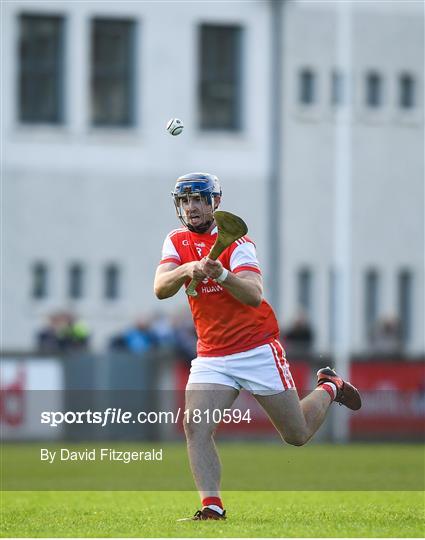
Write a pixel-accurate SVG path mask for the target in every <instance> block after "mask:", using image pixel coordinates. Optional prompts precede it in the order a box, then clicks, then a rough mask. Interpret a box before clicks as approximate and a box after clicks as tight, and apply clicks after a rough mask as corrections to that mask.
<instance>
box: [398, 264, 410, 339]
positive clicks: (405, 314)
mask: <svg viewBox="0 0 425 540" xmlns="http://www.w3.org/2000/svg"><path fill="white" fill-rule="evenodd" d="M412 282H413V279H412V274H411V272H409V271H408V270H403V271H402V272H400V274H399V276H398V314H399V319H400V326H401V338H402V341H403V344H407V343H408V342H409V341H410V339H411V337H412V302H413V283H412Z"/></svg>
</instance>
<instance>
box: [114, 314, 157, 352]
mask: <svg viewBox="0 0 425 540" xmlns="http://www.w3.org/2000/svg"><path fill="white" fill-rule="evenodd" d="M155 344H156V338H155V335H154V333H153V331H152V329H151V327H150V321H149V319H147V318H139V319H138V320H137V321H136V323H135V324H134V325H133V326H131V327H130V328H129V329H128V330H125V331H124V332H123V333H122V334H118V335H116V336H113V337H112V338H111V340H110V342H109V348H110V349H111V350H114V351H126V352H131V353H137V354H141V353H144V352H146V351H148V350H150V349H151V348H152V347H153V346H154V345H155Z"/></svg>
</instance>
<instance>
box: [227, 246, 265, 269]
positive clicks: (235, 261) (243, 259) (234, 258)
mask: <svg viewBox="0 0 425 540" xmlns="http://www.w3.org/2000/svg"><path fill="white" fill-rule="evenodd" d="M238 266H254V267H255V268H260V264H259V262H258V259H257V253H256V250H255V246H254V244H252V243H251V242H244V243H243V244H240V245H239V246H237V247H236V248H235V249H234V250H233V253H232V255H231V256H230V270H231V271H233V270H234V269H235V268H237V267H238Z"/></svg>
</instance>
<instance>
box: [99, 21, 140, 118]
mask: <svg viewBox="0 0 425 540" xmlns="http://www.w3.org/2000/svg"><path fill="white" fill-rule="evenodd" d="M134 52H135V24H134V22H133V21H128V20H113V19H94V20H93V22H92V33H91V107H92V108H91V114H92V124H93V125H95V126H130V125H133V124H134V116H135V111H134V104H135V100H134V80H135V77H134V73H135V62H134Z"/></svg>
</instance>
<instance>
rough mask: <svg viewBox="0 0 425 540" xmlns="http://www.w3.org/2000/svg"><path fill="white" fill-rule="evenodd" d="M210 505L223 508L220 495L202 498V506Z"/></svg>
mask: <svg viewBox="0 0 425 540" xmlns="http://www.w3.org/2000/svg"><path fill="white" fill-rule="evenodd" d="M211 505H215V506H219V507H220V508H221V509H222V510H223V503H222V502H221V499H220V497H205V499H202V506H211Z"/></svg>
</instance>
